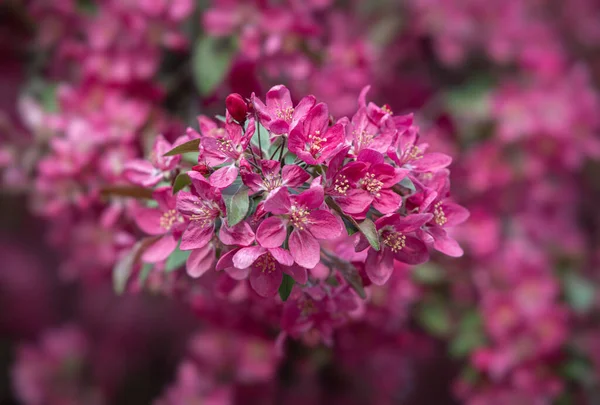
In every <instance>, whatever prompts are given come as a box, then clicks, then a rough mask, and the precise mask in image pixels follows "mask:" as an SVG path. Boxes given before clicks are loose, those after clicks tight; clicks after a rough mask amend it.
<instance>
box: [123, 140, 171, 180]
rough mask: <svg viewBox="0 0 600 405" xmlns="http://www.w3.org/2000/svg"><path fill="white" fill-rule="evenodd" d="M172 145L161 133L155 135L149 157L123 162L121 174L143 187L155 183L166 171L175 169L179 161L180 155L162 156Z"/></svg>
mask: <svg viewBox="0 0 600 405" xmlns="http://www.w3.org/2000/svg"><path fill="white" fill-rule="evenodd" d="M173 146H174V145H172V144H171V143H170V142H168V141H167V140H166V139H165V138H164V137H163V136H162V135H158V136H157V137H156V141H154V146H153V147H152V153H151V154H150V158H149V159H148V160H146V159H135V160H132V161H131V162H128V163H126V164H125V168H124V171H123V175H124V176H125V178H126V179H127V180H129V181H130V182H132V183H133V184H137V185H139V186H143V187H153V186H155V185H157V184H158V183H159V182H160V181H161V180H162V179H163V178H164V176H165V174H166V173H168V172H170V171H171V170H173V169H175V168H176V167H177V165H178V164H179V162H180V161H181V156H180V155H177V156H164V154H165V153H167V152H168V151H170V150H171V149H173Z"/></svg>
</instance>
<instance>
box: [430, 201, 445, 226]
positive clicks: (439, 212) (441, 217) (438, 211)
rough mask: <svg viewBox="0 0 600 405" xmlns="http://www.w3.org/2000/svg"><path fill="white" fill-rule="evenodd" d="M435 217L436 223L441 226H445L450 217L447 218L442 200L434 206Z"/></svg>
mask: <svg viewBox="0 0 600 405" xmlns="http://www.w3.org/2000/svg"><path fill="white" fill-rule="evenodd" d="M433 218H434V220H435V223H436V224H438V225H439V226H443V225H444V224H445V223H446V222H448V218H446V214H445V213H444V209H443V208H442V203H441V202H439V203H437V204H435V205H434V206H433Z"/></svg>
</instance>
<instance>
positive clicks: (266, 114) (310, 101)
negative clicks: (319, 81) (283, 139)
mask: <svg viewBox="0 0 600 405" xmlns="http://www.w3.org/2000/svg"><path fill="white" fill-rule="evenodd" d="M266 103H267V104H266V105H265V104H263V102H262V101H260V100H259V99H258V98H257V97H256V96H255V95H254V93H253V94H252V104H253V105H254V109H255V110H256V112H257V113H258V118H259V120H260V123H261V124H262V125H263V126H264V127H265V128H267V129H268V130H269V131H271V133H273V134H275V135H284V134H289V133H290V132H291V131H292V130H293V129H294V128H295V127H296V126H297V125H298V124H299V123H300V122H301V121H303V120H304V119H305V118H306V115H307V114H308V112H309V110H310V109H311V108H313V106H314V105H315V103H316V100H315V97H314V96H306V97H304V98H303V99H302V100H300V102H299V103H298V105H297V106H296V108H294V105H293V104H292V97H291V95H290V91H289V90H288V89H287V87H285V86H283V85H278V86H274V87H272V88H271V89H270V90H269V91H268V92H267V97H266Z"/></svg>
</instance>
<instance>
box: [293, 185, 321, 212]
mask: <svg viewBox="0 0 600 405" xmlns="http://www.w3.org/2000/svg"><path fill="white" fill-rule="evenodd" d="M324 197H325V193H324V191H323V187H321V186H315V187H312V186H311V187H310V188H309V189H308V190H305V191H303V192H301V193H300V194H298V195H296V196H295V199H294V201H295V202H296V203H297V204H298V205H300V206H304V207H306V208H308V209H315V208H319V207H320V206H321V204H323V200H324Z"/></svg>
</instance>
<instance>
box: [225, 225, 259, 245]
mask: <svg viewBox="0 0 600 405" xmlns="http://www.w3.org/2000/svg"><path fill="white" fill-rule="evenodd" d="M219 239H220V240H221V242H223V243H224V244H226V245H236V246H248V245H251V244H252V242H254V232H253V231H252V228H251V227H250V225H249V224H248V222H246V221H242V222H240V223H238V224H236V225H235V226H232V227H230V226H228V225H227V223H226V221H223V222H222V224H221V229H220V230H219Z"/></svg>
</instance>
